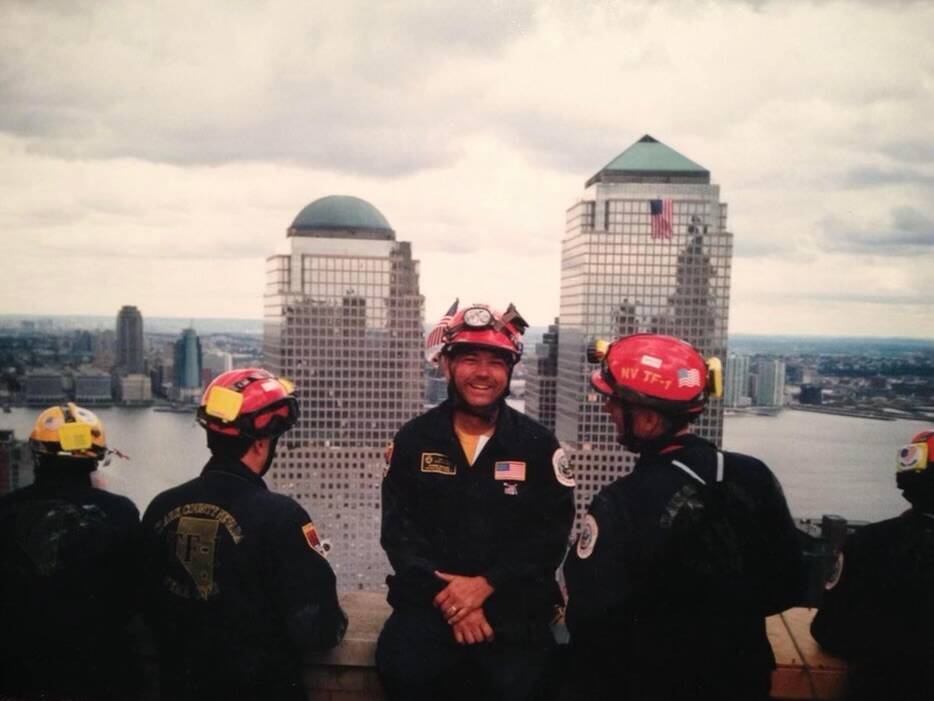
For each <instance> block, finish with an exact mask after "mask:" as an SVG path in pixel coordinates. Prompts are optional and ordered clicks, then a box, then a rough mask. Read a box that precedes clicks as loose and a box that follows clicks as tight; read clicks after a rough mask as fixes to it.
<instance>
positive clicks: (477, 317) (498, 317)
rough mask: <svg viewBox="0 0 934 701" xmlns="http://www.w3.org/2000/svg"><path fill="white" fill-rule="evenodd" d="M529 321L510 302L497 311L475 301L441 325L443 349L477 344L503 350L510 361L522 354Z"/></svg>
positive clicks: (517, 359)
mask: <svg viewBox="0 0 934 701" xmlns="http://www.w3.org/2000/svg"><path fill="white" fill-rule="evenodd" d="M528 327H529V325H528V323H527V322H526V321H525V319H523V318H522V316H521V315H520V314H519V312H518V311H517V310H516V308H515V306H513V305H512V304H510V305H509V307H508V308H507V309H506V311H505V312H502V313H500V312H498V311H496V310H495V309H493V308H492V307H490V306H489V305H487V304H474V305H471V306H469V307H467V308H466V309H462V310H461V311H459V312H457V313H456V314H455V315H454V318H453V319H451V321H450V322H448V324H447V326H446V327H445V329H444V348H443V350H442V352H443V353H450V352H451V351H452V350H454V349H456V348H457V347H458V346H461V345H463V346H478V347H481V348H490V349H493V350H499V351H505V352H506V353H508V354H509V355H510V357H511V358H512V362H513V363H517V362H519V358H521V357H522V334H523V333H525V330H526V329H527V328H528Z"/></svg>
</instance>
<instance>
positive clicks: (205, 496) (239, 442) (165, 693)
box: [143, 368, 347, 701]
mask: <svg viewBox="0 0 934 701" xmlns="http://www.w3.org/2000/svg"><path fill="white" fill-rule="evenodd" d="M197 417H198V422H199V423H200V424H201V425H202V426H203V427H204V428H205V429H206V430H207V439H208V447H209V448H210V450H211V459H210V460H209V461H208V463H207V465H206V466H205V467H204V470H203V471H202V472H201V475H200V476H199V477H197V478H196V479H193V480H191V481H190V482H186V483H185V484H183V485H181V486H178V487H175V488H173V489H170V490H168V491H166V492H163V493H162V494H160V495H159V496H157V497H156V498H155V499H154V500H153V501H152V503H151V504H150V506H149V508H148V509H146V514H145V515H144V516H143V535H144V538H145V539H146V544H147V555H148V557H149V563H148V564H149V570H148V573H147V577H146V579H147V582H146V583H147V588H148V596H147V599H148V601H147V617H148V621H149V623H150V625H151V626H152V628H153V630H154V632H155V635H156V641H157V645H158V648H159V656H160V667H161V674H162V676H161V685H160V686H161V693H162V698H163V699H166V701H168V700H171V701H187V700H189V699H191V700H197V701H205V700H208V699H269V700H270V701H273V700H279V699H295V700H296V701H298V700H299V699H304V698H305V692H304V690H303V688H302V683H301V679H302V653H303V651H305V650H315V649H325V648H329V647H332V646H334V645H336V644H337V643H338V642H339V641H340V640H341V638H342V636H343V634H344V630H345V629H346V625H347V619H346V617H345V615H344V613H343V611H342V610H341V608H340V605H339V604H338V600H337V593H336V590H335V578H334V573H333V572H332V570H331V567H330V566H329V565H328V563H327V561H326V560H325V558H324V550H323V548H322V546H321V542H320V540H319V538H318V534H317V532H316V530H315V527H314V524H313V523H312V521H311V519H310V518H309V516H308V514H307V513H306V512H305V510H304V509H303V508H302V507H301V506H299V505H298V504H297V503H296V502H295V501H293V500H292V499H290V498H288V497H286V496H284V495H281V494H275V493H273V492H270V491H269V490H268V489H267V488H266V485H265V483H264V482H263V479H262V478H263V475H264V474H265V473H266V471H267V470H268V469H269V466H270V465H271V464H272V460H273V456H274V455H275V452H276V443H277V441H278V440H279V437H280V436H281V435H282V434H283V433H285V432H286V431H288V430H289V429H290V428H292V426H293V425H294V424H295V422H296V420H297V419H298V403H297V401H296V399H295V396H294V394H293V388H292V385H291V383H289V382H287V381H286V380H281V379H279V378H276V377H275V376H273V375H271V374H270V373H268V372H267V371H265V370H260V369H254V368H251V369H244V370H231V371H228V372H225V373H222V374H221V375H219V376H218V377H217V378H216V379H215V380H214V381H213V382H212V383H211V384H210V385H208V388H207V390H206V391H205V393H204V396H203V398H202V400H201V406H200V407H199V409H198V414H197Z"/></svg>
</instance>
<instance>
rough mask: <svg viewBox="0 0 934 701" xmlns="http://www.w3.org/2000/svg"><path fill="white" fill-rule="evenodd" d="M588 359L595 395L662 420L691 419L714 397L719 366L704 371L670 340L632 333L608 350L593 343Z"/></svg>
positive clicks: (700, 361)
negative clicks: (595, 365) (661, 416)
mask: <svg viewBox="0 0 934 701" xmlns="http://www.w3.org/2000/svg"><path fill="white" fill-rule="evenodd" d="M588 359H589V360H590V361H591V362H600V368H599V369H598V370H595V371H594V372H593V373H592V374H591V376H590V384H591V385H593V388H594V389H596V390H597V391H598V392H600V394H603V395H605V396H607V397H613V398H616V399H619V400H621V401H623V402H625V403H627V404H632V405H635V406H643V407H647V408H649V409H655V410H656V411H659V412H660V413H663V414H669V415H680V414H697V413H699V412H701V411H702V410H703V408H704V405H705V404H706V403H707V398H708V396H709V395H711V394H713V395H714V396H719V393H720V391H719V388H720V386H721V380H720V378H721V375H720V372H719V366H720V363H719V361H718V360H717V359H716V358H713V359H711V363H710V364H709V365H708V363H707V362H705V361H704V358H703V357H702V356H701V354H700V353H698V352H697V350H695V348H694V347H693V346H692V345H690V344H689V343H686V342H684V341H682V340H680V339H677V338H674V337H672V336H662V335H660V334H651V333H638V334H633V335H631V336H623V337H622V338H619V339H617V340H616V341H614V342H613V343H611V344H609V345H607V344H606V343H605V342H602V341H598V342H597V343H596V344H594V346H593V347H591V348H590V349H589V350H588Z"/></svg>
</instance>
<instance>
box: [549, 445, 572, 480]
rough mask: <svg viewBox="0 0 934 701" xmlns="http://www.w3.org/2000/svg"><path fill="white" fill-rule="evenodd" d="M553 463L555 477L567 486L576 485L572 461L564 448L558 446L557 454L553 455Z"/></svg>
mask: <svg viewBox="0 0 934 701" xmlns="http://www.w3.org/2000/svg"><path fill="white" fill-rule="evenodd" d="M551 465H552V467H554V469H555V479H556V480H558V482H559V483H560V484H563V485H564V486H565V487H574V486H576V484H577V483H576V482H575V481H574V473H573V472H571V461H570V460H568V456H567V455H565V454H564V449H563V448H558V449H557V450H556V451H555V454H554V455H552V456H551Z"/></svg>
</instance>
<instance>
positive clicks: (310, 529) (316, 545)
mask: <svg viewBox="0 0 934 701" xmlns="http://www.w3.org/2000/svg"><path fill="white" fill-rule="evenodd" d="M302 535H304V536H305V542H306V543H308V547H309V548H311V549H312V550H314V551H315V552H316V553H318V554H319V555H320V556H321V557H325V558H326V557H327V556H328V551H329V550H330V549H331V546H330V543H328V542H327V541H326V540H321V538H320V537H319V536H318V529H317V528H315V524H314V522H312V521H309V522H308V523H306V524H305V525H304V526H302Z"/></svg>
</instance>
